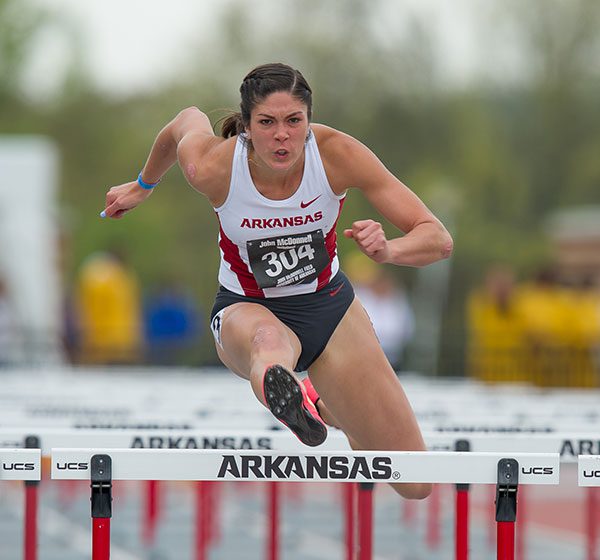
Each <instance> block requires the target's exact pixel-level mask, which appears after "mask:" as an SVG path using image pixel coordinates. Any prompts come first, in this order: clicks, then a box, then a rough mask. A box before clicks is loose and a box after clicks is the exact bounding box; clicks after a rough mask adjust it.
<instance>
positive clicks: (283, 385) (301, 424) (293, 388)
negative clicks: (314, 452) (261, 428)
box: [263, 364, 327, 447]
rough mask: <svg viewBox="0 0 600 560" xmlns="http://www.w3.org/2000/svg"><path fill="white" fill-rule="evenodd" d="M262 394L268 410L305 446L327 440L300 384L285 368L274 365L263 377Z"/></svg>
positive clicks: (318, 418)
mask: <svg viewBox="0 0 600 560" xmlns="http://www.w3.org/2000/svg"><path fill="white" fill-rule="evenodd" d="M263 395H264V397H265V401H266V403H267V406H268V407H269V410H270V411H271V412H272V413H273V416H275V418H277V420H279V421H280V422H281V423H282V424H285V425H286V426H287V427H288V428H289V429H290V430H292V432H294V434H295V436H296V437H297V438H298V439H299V440H300V441H301V442H302V443H304V444H305V445H310V446H311V447H316V446H317V445H321V444H322V443H323V442H324V441H325V439H326V438H327V428H326V426H325V423H324V422H323V420H322V419H321V417H320V416H319V413H318V412H317V409H316V408H315V405H314V404H313V403H312V401H311V400H310V398H309V397H308V395H307V394H306V389H305V388H304V385H303V384H302V383H298V381H296V378H295V377H294V376H293V375H292V374H291V373H290V372H289V371H288V370H287V369H285V368H284V367H282V366H280V365H277V364H276V365H273V366H270V367H268V368H267V369H266V371H265V375H264V377H263Z"/></svg>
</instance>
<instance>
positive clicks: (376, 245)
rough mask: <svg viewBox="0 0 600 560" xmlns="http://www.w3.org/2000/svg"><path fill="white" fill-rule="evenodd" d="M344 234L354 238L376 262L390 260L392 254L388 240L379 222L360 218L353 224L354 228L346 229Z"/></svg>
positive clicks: (359, 246)
mask: <svg viewBox="0 0 600 560" xmlns="http://www.w3.org/2000/svg"><path fill="white" fill-rule="evenodd" d="M344 235H345V236H346V237H348V238H350V239H354V241H355V242H356V244H357V245H358V248H359V249H360V250H361V251H362V252H363V253H364V254H365V255H367V257H369V258H371V259H373V260H374V261H375V262H377V263H384V262H387V261H388V259H389V256H390V249H389V246H388V240H387V238H386V236H385V233H384V231H383V227H382V226H381V224H380V223H379V222H375V221H374V220H358V221H356V222H354V223H353V224H352V229H345V230H344Z"/></svg>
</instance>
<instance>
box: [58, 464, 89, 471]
mask: <svg viewBox="0 0 600 560" xmlns="http://www.w3.org/2000/svg"><path fill="white" fill-rule="evenodd" d="M56 468H57V469H58V470H59V471H87V470H88V463H56Z"/></svg>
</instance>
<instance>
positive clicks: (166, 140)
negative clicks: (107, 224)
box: [104, 107, 223, 218]
mask: <svg viewBox="0 0 600 560" xmlns="http://www.w3.org/2000/svg"><path fill="white" fill-rule="evenodd" d="M222 141H223V138H219V137H217V136H215V135H214V133H213V130H212V126H211V124H210V121H209V120H208V117H207V116H206V115H205V114H204V113H203V112H202V111H200V110H199V109H197V108H196V107H189V108H187V109H184V110H183V111H181V112H180V113H179V114H178V115H177V116H176V117H175V118H174V119H173V120H172V121H171V122H169V123H168V124H167V125H166V126H165V127H164V128H163V129H162V130H161V131H160V132H159V133H158V136H157V137H156V139H155V140H154V144H153V145H152V149H151V150H150V154H149V155H148V159H147V160H146V164H145V165H144V167H143V169H142V181H144V182H145V183H151V184H152V183H157V182H158V181H160V180H161V178H162V177H163V175H164V174H165V173H166V172H167V171H168V170H169V169H170V168H171V167H172V166H173V165H174V164H175V163H176V162H177V159H178V158H179V162H180V165H181V168H182V170H183V171H184V173H185V175H186V178H187V179H188V181H189V182H190V184H191V185H192V186H193V187H194V188H196V189H197V190H199V191H201V192H202V184H201V181H200V178H199V177H198V173H197V172H195V171H194V170H197V169H199V168H202V160H203V159H204V158H205V157H206V154H207V153H208V152H209V151H210V149H211V147H213V146H214V145H216V144H217V143H220V142H222ZM151 193H152V189H144V188H142V187H141V186H140V185H139V184H138V182H137V180H135V181H130V182H128V183H124V184H122V185H118V186H116V187H112V188H111V189H110V190H109V191H108V193H107V194H106V209H105V210H104V213H105V216H106V217H107V218H121V217H122V216H123V215H124V214H126V213H127V212H129V211H130V210H133V208H135V207H136V206H138V204H140V203H141V202H143V201H144V200H146V198H148V197H149V196H150V194H151Z"/></svg>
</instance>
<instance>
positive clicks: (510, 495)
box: [496, 459, 519, 560]
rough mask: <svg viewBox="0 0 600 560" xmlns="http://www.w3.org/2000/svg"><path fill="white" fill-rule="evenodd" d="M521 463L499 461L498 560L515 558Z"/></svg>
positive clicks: (497, 496)
mask: <svg viewBox="0 0 600 560" xmlns="http://www.w3.org/2000/svg"><path fill="white" fill-rule="evenodd" d="M518 485H519V463H517V461H516V460H515V459H501V460H500V461H498V483H497V485H496V523H497V538H498V541H497V560H514V558H515V522H516V520H517V489H518Z"/></svg>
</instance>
